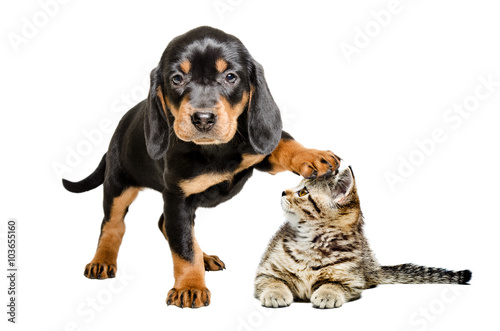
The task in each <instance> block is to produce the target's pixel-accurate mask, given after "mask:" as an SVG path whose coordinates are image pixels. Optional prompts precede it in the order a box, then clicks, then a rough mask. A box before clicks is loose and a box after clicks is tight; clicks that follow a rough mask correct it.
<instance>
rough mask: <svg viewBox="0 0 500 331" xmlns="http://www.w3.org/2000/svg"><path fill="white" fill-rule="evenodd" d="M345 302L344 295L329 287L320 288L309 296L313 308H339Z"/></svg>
mask: <svg viewBox="0 0 500 331" xmlns="http://www.w3.org/2000/svg"><path fill="white" fill-rule="evenodd" d="M345 302H346V297H345V294H344V293H343V292H342V291H339V290H338V289H336V288H333V287H330V286H321V287H320V288H319V289H317V290H316V291H315V292H314V293H313V294H312V296H311V303H312V304H313V307H314V308H320V309H331V308H339V307H341V306H342V305H343V304H344V303H345Z"/></svg>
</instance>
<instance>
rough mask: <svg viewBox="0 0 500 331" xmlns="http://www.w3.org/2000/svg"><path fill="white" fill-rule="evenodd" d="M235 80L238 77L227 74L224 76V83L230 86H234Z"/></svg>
mask: <svg viewBox="0 0 500 331" xmlns="http://www.w3.org/2000/svg"><path fill="white" fill-rule="evenodd" d="M237 78H238V77H237V76H236V75H235V74H233V73H229V74H227V75H226V82H228V83H230V84H234V83H236V79H237Z"/></svg>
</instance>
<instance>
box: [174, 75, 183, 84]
mask: <svg viewBox="0 0 500 331" xmlns="http://www.w3.org/2000/svg"><path fill="white" fill-rule="evenodd" d="M172 83H173V84H174V85H182V84H184V78H182V76H181V75H175V76H173V77H172Z"/></svg>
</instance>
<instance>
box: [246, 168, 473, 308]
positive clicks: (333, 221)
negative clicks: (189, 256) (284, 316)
mask: <svg viewBox="0 0 500 331" xmlns="http://www.w3.org/2000/svg"><path fill="white" fill-rule="evenodd" d="M281 205H282V208H283V210H284V211H285V215H286V222H285V224H284V225H283V226H281V228H280V229H279V230H278V232H277V233H276V234H275V235H274V237H273V238H272V239H271V242H270V243H269V246H268V248H267V250H266V252H265V253H264V255H263V257H262V260H261V263H260V265H259V268H258V270H257V275H256V277H255V297H256V298H257V299H259V300H260V302H261V303H262V305H263V306H265V307H274V308H277V307H286V306H289V305H290V304H291V303H292V302H293V301H306V302H309V301H310V302H312V304H313V306H314V307H316V308H334V307H340V306H342V305H343V304H344V303H345V302H348V301H351V300H355V299H358V298H359V297H360V296H361V292H362V291H363V290H365V289H368V288H371V287H375V286H377V285H378V284H467V282H468V281H469V280H470V279H471V276H472V273H471V272H470V271H469V270H462V271H457V272H455V271H449V270H445V269H441V268H430V267H423V266H418V265H413V264H401V265H395V266H381V265H379V263H378V262H377V260H376V259H375V257H374V255H373V253H372V251H371V250H370V247H369V246H368V241H367V239H366V237H365V236H364V234H363V223H364V222H363V216H362V213H361V208H360V203H359V198H358V194H357V192H356V184H355V180H354V175H353V173H352V169H351V167H348V168H345V169H344V170H341V171H340V172H337V173H336V174H335V175H334V176H331V177H329V178H324V179H314V180H303V181H302V182H301V183H300V184H299V186H298V187H296V188H294V189H290V190H287V191H284V192H283V196H282V200H281Z"/></svg>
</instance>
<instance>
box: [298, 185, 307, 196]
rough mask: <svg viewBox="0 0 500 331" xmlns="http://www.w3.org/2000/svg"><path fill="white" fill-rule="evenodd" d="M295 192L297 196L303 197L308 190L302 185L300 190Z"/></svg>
mask: <svg viewBox="0 0 500 331" xmlns="http://www.w3.org/2000/svg"><path fill="white" fill-rule="evenodd" d="M297 194H298V195H299V197H303V196H306V195H308V194H309V191H308V190H307V189H306V188H305V187H304V188H303V189H302V190H300V191H299V192H297Z"/></svg>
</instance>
